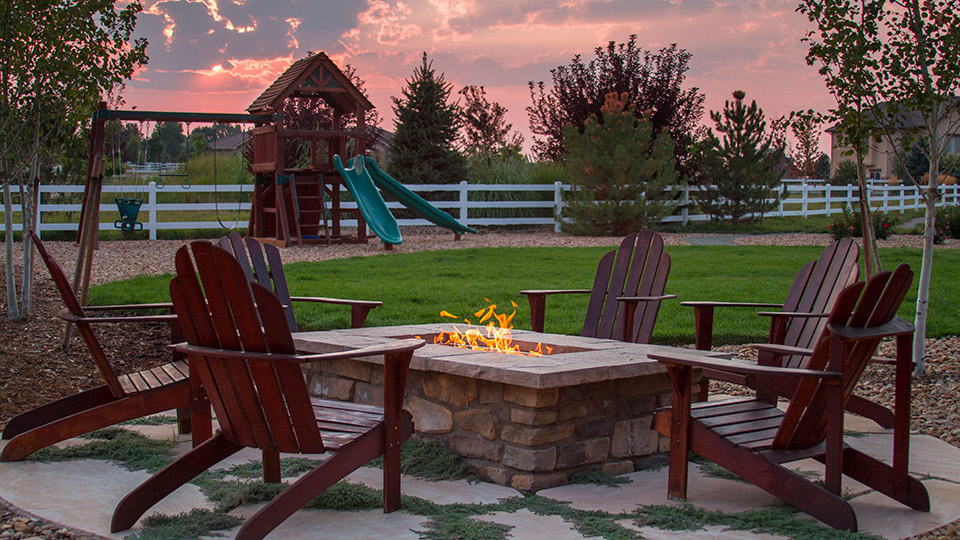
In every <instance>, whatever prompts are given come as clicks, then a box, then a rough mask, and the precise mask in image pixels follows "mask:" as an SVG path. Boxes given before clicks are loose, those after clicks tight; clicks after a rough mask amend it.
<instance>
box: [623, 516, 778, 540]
mask: <svg viewBox="0 0 960 540" xmlns="http://www.w3.org/2000/svg"><path fill="white" fill-rule="evenodd" d="M617 523H618V524H620V525H622V526H623V527H624V528H626V529H630V530H634V531H637V532H639V533H640V534H641V535H643V537H644V538H645V539H646V540H677V539H680V538H694V539H696V540H786V538H787V537H786V536H773V535H770V534H763V533H752V532H750V531H733V530H728V529H725V528H723V527H718V526H714V525H708V526H706V527H704V528H702V529H699V530H696V531H687V530H684V531H665V530H662V529H657V528H654V527H638V526H637V525H636V524H634V523H633V522H632V521H630V520H622V521H618V522H617Z"/></svg>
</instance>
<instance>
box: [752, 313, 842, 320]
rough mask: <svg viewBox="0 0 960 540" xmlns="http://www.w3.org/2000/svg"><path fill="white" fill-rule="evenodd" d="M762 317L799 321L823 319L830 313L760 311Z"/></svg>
mask: <svg viewBox="0 0 960 540" xmlns="http://www.w3.org/2000/svg"><path fill="white" fill-rule="evenodd" d="M757 315H760V316H761V317H774V318H776V317H782V318H797V319H803V318H806V319H822V318H823V317H829V316H830V314H829V313H811V312H805V311H760V312H758V313H757Z"/></svg>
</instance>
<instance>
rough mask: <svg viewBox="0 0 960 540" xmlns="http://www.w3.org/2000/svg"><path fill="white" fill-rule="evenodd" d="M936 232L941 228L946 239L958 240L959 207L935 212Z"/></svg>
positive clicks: (959, 232)
mask: <svg viewBox="0 0 960 540" xmlns="http://www.w3.org/2000/svg"><path fill="white" fill-rule="evenodd" d="M936 223H937V225H936V227H935V229H936V230H937V231H940V230H941V227H942V228H943V229H942V230H943V234H944V236H945V237H946V238H960V206H947V207H944V208H941V209H940V210H939V211H938V212H937V221H936Z"/></svg>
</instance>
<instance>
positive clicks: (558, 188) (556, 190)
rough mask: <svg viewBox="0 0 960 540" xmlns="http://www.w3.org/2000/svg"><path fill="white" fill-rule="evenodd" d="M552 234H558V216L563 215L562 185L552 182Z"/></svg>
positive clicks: (559, 218)
mask: <svg viewBox="0 0 960 540" xmlns="http://www.w3.org/2000/svg"><path fill="white" fill-rule="evenodd" d="M553 207H554V214H553V216H554V217H553V232H557V233H558V232H560V220H561V219H562V218H561V217H560V216H561V215H562V213H563V183H562V182H554V183H553Z"/></svg>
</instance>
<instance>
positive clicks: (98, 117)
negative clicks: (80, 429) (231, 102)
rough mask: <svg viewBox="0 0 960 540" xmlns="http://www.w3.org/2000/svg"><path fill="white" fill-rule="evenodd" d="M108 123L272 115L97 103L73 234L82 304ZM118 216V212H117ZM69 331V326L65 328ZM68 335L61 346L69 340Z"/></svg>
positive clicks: (265, 118) (243, 120)
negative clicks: (129, 107)
mask: <svg viewBox="0 0 960 540" xmlns="http://www.w3.org/2000/svg"><path fill="white" fill-rule="evenodd" d="M109 120H120V121H130V122H138V121H139V122H149V121H153V122H186V123H193V122H195V123H215V122H221V123H225V124H253V125H254V127H261V126H266V125H270V124H273V123H274V122H275V121H276V116H275V115H272V114H231V113H207V112H183V111H138V110H119V109H108V108H107V103H106V102H105V101H101V102H100V104H99V105H98V107H97V110H96V112H94V113H93V118H92V121H91V126H90V145H89V148H88V151H87V178H86V182H85V184H84V189H83V203H82V206H81V210H80V227H79V230H78V231H77V239H76V242H77V243H78V244H79V246H80V249H79V250H78V251H77V263H76V267H75V269H74V274H73V290H75V291H77V292H78V295H79V296H80V304H81V305H86V301H87V292H88V290H89V288H90V269H91V267H92V266H93V252H94V250H95V249H96V248H97V243H98V240H99V239H98V236H99V231H100V199H101V195H102V193H103V176H104V164H105V161H106V160H105V156H104V142H105V137H106V124H107V121H109ZM121 213H122V210H121ZM70 328H71V326H70V325H68V326H67V329H68V331H69V329H70ZM68 336H69V334H68V335H67V336H65V339H64V343H66V342H67V341H69V337H68Z"/></svg>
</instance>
